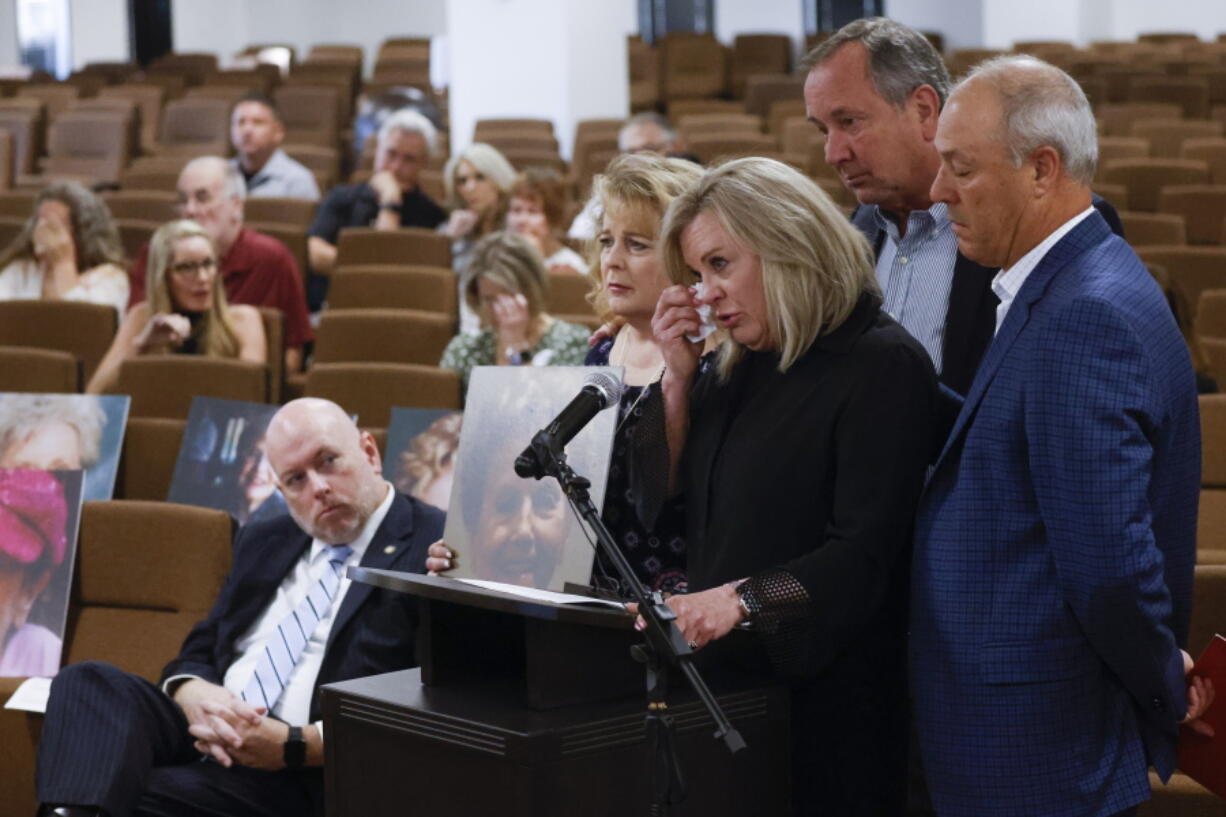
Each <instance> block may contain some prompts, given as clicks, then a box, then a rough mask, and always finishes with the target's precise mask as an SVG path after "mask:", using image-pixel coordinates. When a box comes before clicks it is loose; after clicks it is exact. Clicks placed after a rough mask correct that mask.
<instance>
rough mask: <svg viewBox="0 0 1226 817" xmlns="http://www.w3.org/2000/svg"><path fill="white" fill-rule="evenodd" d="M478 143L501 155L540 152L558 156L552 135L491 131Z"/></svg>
mask: <svg viewBox="0 0 1226 817" xmlns="http://www.w3.org/2000/svg"><path fill="white" fill-rule="evenodd" d="M479 141H481V142H485V143H486V144H487V145H490V146H492V147H495V148H498V150H499V151H500V152H501V153H503V154H506V153H510V152H513V151H541V152H543V153H552V154H554V155H557V154H558V140H557V139H556V138H555V137H554V136H553V134H552V133H543V132H541V131H515V130H507V131H492V132H488V133H486V134H484V135H482V136H481V137H480V139H479Z"/></svg>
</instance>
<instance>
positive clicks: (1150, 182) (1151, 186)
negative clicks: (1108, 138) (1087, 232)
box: [1102, 159, 1209, 213]
mask: <svg viewBox="0 0 1226 817" xmlns="http://www.w3.org/2000/svg"><path fill="white" fill-rule="evenodd" d="M1102 180H1103V181H1104V182H1106V183H1108V184H1122V185H1124V186H1125V187H1127V188H1128V202H1127V206H1126V207H1125V208H1124V209H1127V210H1139V211H1141V212H1143V213H1153V212H1156V211H1157V209H1158V196H1159V191H1161V189H1162V188H1163V187H1165V186H1167V185H1171V184H1208V183H1209V165H1208V164H1206V163H1205V162H1202V161H1200V160H1197V159H1112V160H1110V161H1108V162H1106V163H1105V166H1104V168H1103V172H1102ZM1117 204H1118V203H1117Z"/></svg>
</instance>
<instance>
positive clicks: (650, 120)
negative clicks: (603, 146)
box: [617, 111, 677, 153]
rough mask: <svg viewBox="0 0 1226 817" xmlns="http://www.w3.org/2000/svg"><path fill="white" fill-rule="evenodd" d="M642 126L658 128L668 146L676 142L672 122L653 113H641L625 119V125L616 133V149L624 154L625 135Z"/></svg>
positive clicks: (659, 114)
mask: <svg viewBox="0 0 1226 817" xmlns="http://www.w3.org/2000/svg"><path fill="white" fill-rule="evenodd" d="M644 125H654V126H655V127H657V128H659V129H660V132H661V133H662V134H663V135H664V141H665V142H666V143H668V144H670V145H671V144H674V143H675V142H676V141H677V129H676V128H675V127H673V123H672V122H670V121H668V117H666V116H665V115H664V114H662V113H656V112H655V111H644V112H643V113H636V114H635V115H634V116H632V117H630V118H629V119H627V120H626V123H625V124H624V125H622V126H621V128H620V129H619V130H618V131H617V149H618V150H620V151H621V152H622V153H625V152H626V150H627V148H626V134H628V133H630V131H631V130H633V129H634V128H641V127H643V126H644Z"/></svg>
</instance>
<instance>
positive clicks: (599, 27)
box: [446, 0, 634, 156]
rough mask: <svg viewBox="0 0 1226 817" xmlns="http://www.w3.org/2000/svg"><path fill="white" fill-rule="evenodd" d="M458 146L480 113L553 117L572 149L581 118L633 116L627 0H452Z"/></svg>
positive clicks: (565, 151)
mask: <svg viewBox="0 0 1226 817" xmlns="http://www.w3.org/2000/svg"><path fill="white" fill-rule="evenodd" d="M446 6H447V20H446V25H447V35H448V42H449V49H450V54H449V56H450V67H449V70H450V75H451V96H450V99H449V104H450V109H451V146H452V150H453V152H454V151H455V150H456V149H457V148H462V147H464V146H465V145H468V144H469V143H471V141H472V135H473V127H474V125H475V124H476V121H477V120H478V119H482V118H491V117H532V118H544V119H551V120H553V123H554V132H555V135H556V136H557V138H558V141H559V143H560V147H561V149H562V155H564V156H566V155H569V152H570V144H569V143H570V141H571V138H572V136H573V133H574V124H575V122H576V121H577V120H578V119H586V118H593V117H617V116H625V115H626V113H627V110H628V107H629V99H628V96H629V88H628V86H627V82H626V75H627V68H626V34H627V33H629V32H630V31H632V30H633V29H634V26H633V23H634V14H633V4H632V3H630V2H627V0H584V2H582V3H574V2H572V0H447V3H446Z"/></svg>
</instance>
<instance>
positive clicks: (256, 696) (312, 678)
mask: <svg viewBox="0 0 1226 817" xmlns="http://www.w3.org/2000/svg"><path fill="white" fill-rule="evenodd" d="M266 446H267V448H266V450H267V455H268V460H269V463H270V465H271V466H272V469H273V472H274V476H275V480H276V483H277V486H278V487H279V488H280V489H281V492H282V493H283V494H284V496H285V500H286V503H287V504H288V506H289V510H290V516H282V517H279V518H275V519H270V520H267V521H264V522H257V523H253V524H251V525H248V526H246V527H244V528H242V529H241V530H240V531H239V534H238V537H237V540H236V541H235V544H234V561H233V567H232V569H231V572H230V574H229V576H228V577H227V578H226V581H225V583H224V585H223V586H222V590H221V594H220V596H219V597H218V599H217V602H216V603H215V604H214V606H213V609H212V610H211V611H210V612H209V615H208V617H207V618H206V619H205V620H204V621H202V622H200V623H199V624H197V625H196V626H195V627H194V628H193V629H192V631H191V633H190V634H189V635H188V636H187V639H186V641H185V642H184V644H183V649H182V651H181V652H180V654H179V656H178V658H176V659H175V660H173V661H171V662H170V664H169V665H167V667H166V669H165V670H164V671H163V675H162V682H161V685H160V686H153V685H152V684H150V683H148V682H146V681H145V680H143V679H141V678H138V677H136V676H133V675H130V674H128V673H125V672H123V671H121V670H119V669H117V668H115V667H112V666H109V665H106V664H102V663H98V662H84V663H80V664H74V665H71V666H69V667H66V668H65V669H64V670H63V671H61V672H60V674H59V675H58V676H57V677H56V678H55V681H54V682H53V684H52V687H51V697H50V700H49V702H48V705H47V715H46V721H45V725H44V728H43V733H42V740H41V743H40V746H39V756H38V780H37V783H38V796H39V800H40V801H41V802H42V803H43V804H44V806H43V813H45V814H58V815H96V814H103V815H109V816H110V817H127V815H132V814H139V815H176V817H183V815H206V814H207V815H249V814H269V815H280V814H284V815H312V814H316V815H322V814H323V774H322V769H321V768H320V767H321V766H322V764H323V758H324V754H323V734H322V730H321V724H320V702H319V686H320V685H321V684H325V683H332V682H336V681H342V680H346V679H350V678H357V677H362V676H366V675H373V674H376V673H382V672H390V671H393V670H397V669H403V668H406V667H410V666H413V638H414V630H415V625H416V618H415V613H414V606H413V603H412V600H411V599H410V598H409V597H408V596H404V595H401V594H397V593H390V592H386V591H382V590H377V589H375V588H373V587H371V586H370V585H365V584H356V583H355V584H351V583H350V582H349V580H348V579H347V578H345V568H346V566H347V565H359V564H360V565H363V566H366V567H377V568H388V569H394V570H403V571H412V572H419V573H420V572H423V571H424V566H425V554H426V548H427V546H428V545H429V544H430V543H431V542H433V541H435V540H437V539H439V538H440V537H441V536H442V533H443V513H442V512H441V511H439V510H438V509H436V508H433V507H431V506H429V505H425V504H422V503H420V502H418V501H417V500H414V499H411V498H409V497H406V496H401V495H399V494H397V493H396V492H395V491H394V490H393V489H392V486H391V485H389V484H388V483H387V482H385V481H384V480H383V477H382V476H381V473H382V471H381V463H380V457H379V451H378V448H376V446H375V443H374V440H373V439H371V437H370V435H369V434H366V433H365V432H361V431H359V430H358V428H357V427H356V426H355V425H354V423H353V421H352V420H351V419H350V418H349V417H348V416H347V415H346V414H345V412H344V411H343V410H341V408H340V407H339V406H337V405H336V404H335V403H331V402H328V401H326V400H318V399H309V398H308V399H302V400H296V401H294V402H291V403H289V404H287V405H285V406H284V407H282V408H281V410H280V411H278V412H277V414H276V415H275V416H274V417H273V420H272V422H271V423H270V424H269V427H268V433H267V437H266ZM291 517H292V518H291ZM202 760H203V761H207V762H201V761H202Z"/></svg>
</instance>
